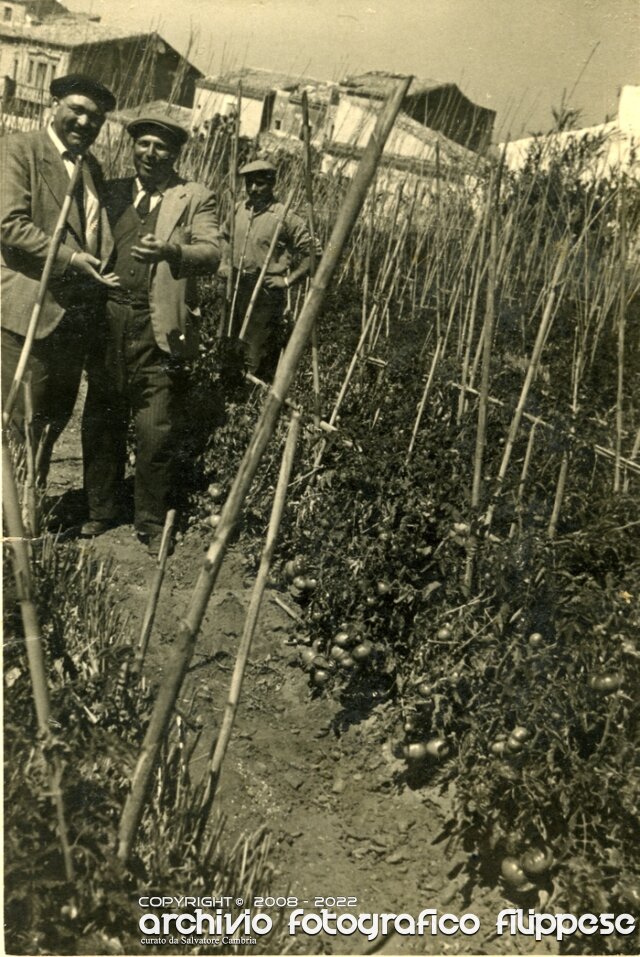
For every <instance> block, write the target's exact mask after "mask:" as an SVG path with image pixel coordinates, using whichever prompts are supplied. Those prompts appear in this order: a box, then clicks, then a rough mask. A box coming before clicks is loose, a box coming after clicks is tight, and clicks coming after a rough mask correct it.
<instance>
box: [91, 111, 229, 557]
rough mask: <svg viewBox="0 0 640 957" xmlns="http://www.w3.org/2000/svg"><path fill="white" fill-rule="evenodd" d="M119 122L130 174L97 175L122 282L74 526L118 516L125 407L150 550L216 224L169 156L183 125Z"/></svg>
mask: <svg viewBox="0 0 640 957" xmlns="http://www.w3.org/2000/svg"><path fill="white" fill-rule="evenodd" d="M127 131H128V132H129V134H130V135H131V137H132V138H133V164H134V167H135V176H132V177H128V178H126V179H120V180H114V181H113V182H112V183H110V184H108V201H107V202H108V209H109V217H110V221H111V228H112V231H113V235H114V241H115V258H114V269H115V271H116V273H117V274H118V275H119V276H120V277H121V285H120V288H119V289H118V290H113V291H112V293H111V294H110V296H109V302H108V306H107V347H106V354H105V361H104V364H103V368H102V374H101V375H100V376H96V377H95V379H93V381H92V383H90V387H89V392H88V395H87V404H86V409H85V418H86V419H87V422H88V423H89V426H90V428H91V432H92V436H93V442H92V447H91V451H90V453H89V454H88V455H87V456H86V457H85V490H86V493H87V498H88V502H89V521H87V522H85V524H84V526H83V528H82V534H83V535H85V536H86V537H93V536H96V535H101V534H102V533H103V532H105V531H106V530H107V529H108V528H110V527H112V526H113V525H115V524H116V523H117V521H118V518H119V513H120V511H121V504H122V497H123V496H122V492H123V485H124V471H125V462H126V451H127V449H126V442H127V430H128V423H129V418H130V417H132V418H133V423H134V429H135V454H136V465H135V491H134V507H135V515H134V524H135V528H136V531H137V533H138V537H139V539H140V540H141V541H142V542H143V543H144V544H146V545H147V546H148V549H149V552H150V553H151V554H152V555H156V554H157V553H158V551H159V548H160V542H161V538H162V529H163V525H164V521H165V516H166V513H167V511H168V510H169V509H170V508H172V507H175V505H176V504H177V503H176V493H177V476H176V464H177V458H178V450H179V442H180V439H181V436H182V433H183V429H184V426H185V411H186V410H185V409H184V398H185V389H186V384H187V383H186V376H187V368H186V365H185V362H186V360H188V359H191V358H194V357H195V356H196V355H197V352H198V320H199V315H200V313H199V308H198V305H197V288H196V277H197V276H198V275H203V274H206V273H213V272H215V270H216V269H217V266H218V262H219V258H220V251H219V235H218V223H217V218H216V201H215V197H214V195H213V193H212V192H211V191H210V190H208V189H205V188H204V187H203V186H200V185H199V184H198V183H194V182H187V181H186V180H184V179H183V178H182V177H180V176H179V175H178V173H176V171H175V168H174V167H175V163H176V161H177V159H178V156H179V153H180V149H181V147H182V146H183V145H184V143H185V142H186V141H187V138H188V133H187V131H186V130H184V129H183V128H182V127H181V126H178V125H177V124H176V123H174V122H173V121H172V120H171V119H170V118H169V117H165V116H151V117H141V118H140V119H136V120H134V121H132V122H131V123H129V125H128V126H127Z"/></svg>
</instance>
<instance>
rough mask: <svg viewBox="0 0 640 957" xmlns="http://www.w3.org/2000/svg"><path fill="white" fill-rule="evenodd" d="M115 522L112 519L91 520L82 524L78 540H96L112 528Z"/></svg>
mask: <svg viewBox="0 0 640 957" xmlns="http://www.w3.org/2000/svg"><path fill="white" fill-rule="evenodd" d="M115 525H116V522H115V520H114V519H106V518H91V519H89V521H87V522H84V524H83V525H82V527H81V528H80V538H97V537H98V535H104V533H105V532H108V531H109V529H110V528H114V527H115Z"/></svg>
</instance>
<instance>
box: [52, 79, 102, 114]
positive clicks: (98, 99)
mask: <svg viewBox="0 0 640 957" xmlns="http://www.w3.org/2000/svg"><path fill="white" fill-rule="evenodd" d="M49 92H50V93H51V96H53V97H55V98H56V100H62V99H63V98H64V97H65V96H71V95H73V94H74V93H75V94H78V95H79V96H88V97H89V99H91V100H93V101H94V103H95V104H96V105H97V106H99V107H100V109H101V110H103V111H104V112H105V113H108V112H109V111H110V110H113V109H114V108H115V105H116V98H115V96H114V95H113V93H112V92H111V90H109V89H107V87H106V86H105V85H104V83H100V81H99V80H94V78H93V77H92V76H87V75H86V74H85V73H68V74H67V75H66V76H57V77H56V78H55V80H52V81H51V85H50V87H49Z"/></svg>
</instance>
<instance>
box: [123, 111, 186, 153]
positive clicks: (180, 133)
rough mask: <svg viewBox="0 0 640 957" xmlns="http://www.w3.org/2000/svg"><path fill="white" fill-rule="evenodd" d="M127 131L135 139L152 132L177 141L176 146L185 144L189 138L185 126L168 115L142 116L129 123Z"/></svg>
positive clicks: (174, 141) (173, 141)
mask: <svg viewBox="0 0 640 957" xmlns="http://www.w3.org/2000/svg"><path fill="white" fill-rule="evenodd" d="M127 133H129V134H130V135H131V136H133V138H134V140H135V139H137V138H138V137H139V136H144V135H145V133H152V134H153V135H154V136H164V137H167V138H168V139H170V140H171V142H172V143H175V145H176V146H183V145H184V144H185V143H186V142H187V140H188V139H189V133H188V132H187V130H185V128H184V127H183V126H180V125H179V124H178V123H174V121H173V120H172V119H170V118H169V117H168V116H140V117H136V119H135V120H131V122H130V123H127Z"/></svg>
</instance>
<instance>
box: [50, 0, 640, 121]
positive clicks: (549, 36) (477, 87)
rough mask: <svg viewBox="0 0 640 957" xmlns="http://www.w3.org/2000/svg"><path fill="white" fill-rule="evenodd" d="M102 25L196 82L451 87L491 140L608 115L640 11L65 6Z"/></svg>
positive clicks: (110, 1) (636, 60)
mask: <svg viewBox="0 0 640 957" xmlns="http://www.w3.org/2000/svg"><path fill="white" fill-rule="evenodd" d="M64 2H65V5H66V6H67V7H68V8H69V9H71V10H73V11H85V12H91V13H93V14H95V15H99V16H101V18H102V22H103V23H105V24H109V23H112V24H114V25H118V26H123V25H124V26H129V27H131V29H132V30H134V31H145V30H149V29H156V30H158V31H159V32H160V33H161V35H162V36H163V37H164V38H165V39H166V40H168V41H169V43H171V44H172V46H174V47H176V49H178V50H179V51H180V52H181V53H186V52H187V48H188V44H189V38H190V36H192V37H195V45H192V47H191V52H190V54H189V59H191V61H192V62H193V63H195V65H196V66H198V67H199V68H200V69H201V70H203V71H204V72H206V73H218V72H221V71H222V70H224V69H233V68H237V67H240V66H244V65H246V66H254V67H262V68H264V69H275V70H278V71H282V72H290V73H292V74H293V75H294V76H298V75H301V74H304V75H308V76H312V77H317V78H319V79H329V80H340V79H342V77H343V76H344V75H346V74H347V73H349V72H357V71H364V70H391V71H393V72H398V73H413V74H415V75H416V76H420V77H426V78H430V79H436V80H442V81H446V82H454V83H457V84H458V86H459V87H460V88H461V89H462V91H463V92H464V93H465V94H466V95H467V96H468V97H469V98H470V99H472V100H473V101H474V102H476V103H478V104H480V105H481V106H487V107H489V108H491V109H493V110H496V111H497V118H496V131H497V133H498V137H499V138H500V139H504V138H506V137H507V136H509V137H511V138H513V137H515V136H519V135H523V134H526V133H529V132H534V131H535V132H537V131H541V130H547V129H549V127H550V126H551V124H552V120H553V118H552V113H551V110H552V107H555V108H558V107H560V106H561V105H562V104H563V103H564V104H565V105H567V106H569V107H571V108H573V109H577V110H580V111H581V112H580V122H579V124H578V125H581V126H588V125H592V124H595V123H601V122H604V120H605V119H606V118H608V117H611V116H613V115H615V112H616V108H617V101H618V93H619V90H620V88H621V87H622V86H624V85H625V84H640V2H639V0H137V2H131V0H64Z"/></svg>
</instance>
